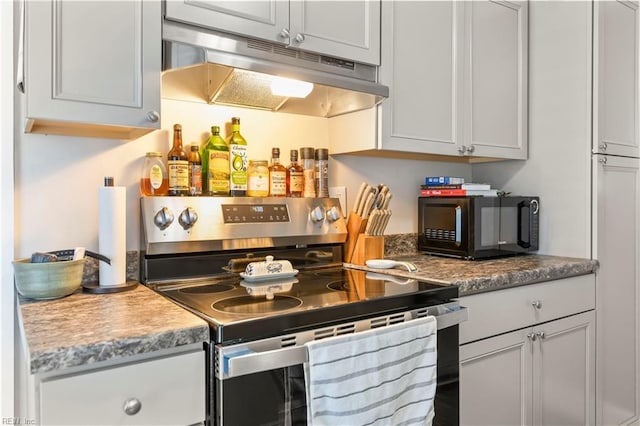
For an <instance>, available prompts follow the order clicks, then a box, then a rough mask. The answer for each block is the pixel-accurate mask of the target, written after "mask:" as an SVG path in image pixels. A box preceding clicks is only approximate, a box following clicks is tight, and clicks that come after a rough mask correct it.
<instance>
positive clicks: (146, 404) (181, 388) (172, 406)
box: [40, 351, 205, 425]
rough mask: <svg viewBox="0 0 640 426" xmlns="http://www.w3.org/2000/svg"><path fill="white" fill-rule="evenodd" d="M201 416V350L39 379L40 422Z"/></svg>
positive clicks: (157, 421)
mask: <svg viewBox="0 0 640 426" xmlns="http://www.w3.org/2000/svg"><path fill="white" fill-rule="evenodd" d="M135 400H137V401H139V403H140V409H139V411H138V412H137V413H135V414H127V413H126V412H125V410H124V408H125V404H126V403H127V402H129V403H130V404H131V405H132V406H134V407H135V405H136V404H137V403H136V402H135ZM134 411H135V408H134ZM204 419H205V357H204V351H197V352H192V353H187V354H184V355H178V356H172V357H167V358H161V359H156V360H151V361H146V362H140V363H135V364H128V365H125V366H122V367H114V368H108V369H103V370H98V371H94V372H88V373H82V374H77V375H73V376H65V377H62V378H52V379H50V380H47V381H43V382H42V383H41V384H40V422H41V424H42V425H61V424H64V425H72V424H73V425H77V424H82V425H91V424H97V423H99V424H108V425H125V424H126V425H168V424H171V425H179V424H182V425H190V424H194V423H199V422H203V421H204Z"/></svg>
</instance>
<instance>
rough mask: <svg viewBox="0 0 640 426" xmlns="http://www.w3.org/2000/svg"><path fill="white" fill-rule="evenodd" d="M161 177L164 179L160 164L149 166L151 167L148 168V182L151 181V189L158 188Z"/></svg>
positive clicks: (160, 183)
mask: <svg viewBox="0 0 640 426" xmlns="http://www.w3.org/2000/svg"><path fill="white" fill-rule="evenodd" d="M162 179H164V176H162V169H161V168H160V166H158V165H157V164H154V165H153V166H151V169H150V170H149V182H150V183H151V187H152V188H153V189H158V188H160V186H161V185H162Z"/></svg>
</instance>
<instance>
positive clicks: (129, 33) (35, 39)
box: [25, 0, 162, 137]
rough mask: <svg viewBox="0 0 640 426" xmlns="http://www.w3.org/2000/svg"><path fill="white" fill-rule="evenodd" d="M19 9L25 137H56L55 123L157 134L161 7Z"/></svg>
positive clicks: (56, 0)
mask: <svg viewBox="0 0 640 426" xmlns="http://www.w3.org/2000/svg"><path fill="white" fill-rule="evenodd" d="M25 8H26V9H25V21H26V31H25V80H26V82H25V93H26V117H27V123H26V127H25V130H26V131H27V132H29V131H33V132H43V133H60V127H61V126H60V125H56V124H55V123H63V125H64V124H65V123H68V122H74V123H80V124H82V125H85V126H89V125H104V126H105V127H106V128H107V130H106V134H103V135H100V136H104V137H110V135H109V134H108V133H109V130H108V129H109V127H112V128H115V129H117V128H118V127H133V128H139V129H144V130H143V131H139V132H135V131H134V132H133V133H137V134H138V135H139V134H141V133H145V132H146V131H150V130H153V129H157V128H160V120H159V111H160V71H161V47H162V46H161V29H160V27H161V4H160V2H150V1H143V0H132V1H126V2H112V1H61V0H52V1H38V2H30V1H28V2H25ZM41 126H45V128H44V129H42V128H41ZM47 126H48V127H47ZM85 130H86V129H85ZM112 130H113V129H112ZM76 131H77V132H78V133H79V134H81V133H82V127H81V126H80V127H77V128H76ZM62 134H67V133H64V132H63V133H62ZM70 134H74V133H73V131H72V133H70ZM115 137H119V136H117V135H116V136H115Z"/></svg>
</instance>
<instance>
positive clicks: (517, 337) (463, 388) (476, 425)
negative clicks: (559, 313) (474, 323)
mask: <svg viewBox="0 0 640 426" xmlns="http://www.w3.org/2000/svg"><path fill="white" fill-rule="evenodd" d="M530 333H531V331H530V329H524V330H518V331H513V332H511V333H507V334H503V335H500V336H497V337H491V338H488V339H484V340H479V341H477V342H474V343H469V344H466V345H462V346H461V347H460V425H461V426H464V425H469V426H498V425H504V426H507V425H508V426H516V425H530V424H532V419H533V412H532V390H533V387H532V382H531V380H532V362H533V361H532V347H531V345H530V344H529V341H528V339H527V335H528V334H530Z"/></svg>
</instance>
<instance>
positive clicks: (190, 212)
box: [178, 207, 198, 231]
mask: <svg viewBox="0 0 640 426" xmlns="http://www.w3.org/2000/svg"><path fill="white" fill-rule="evenodd" d="M197 221H198V214H197V213H196V211H195V210H194V209H192V208H191V207H187V208H186V209H184V210H182V213H180V216H179V217H178V222H179V223H180V225H181V226H182V227H183V228H184V230H185V231H186V230H187V229H189V228H191V227H192V226H193V224H194V223H196V222H197Z"/></svg>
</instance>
